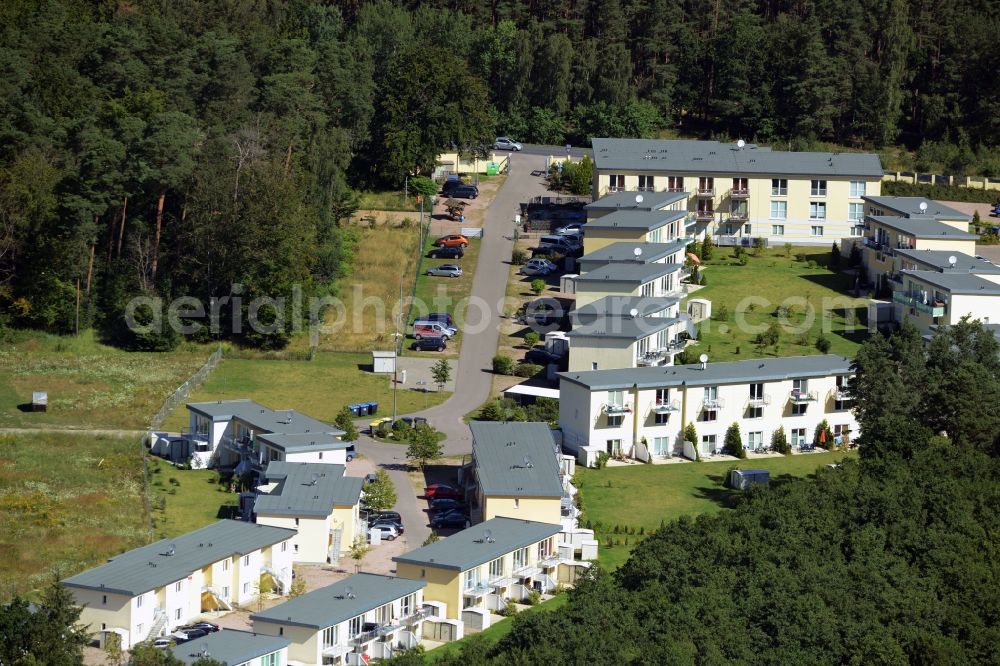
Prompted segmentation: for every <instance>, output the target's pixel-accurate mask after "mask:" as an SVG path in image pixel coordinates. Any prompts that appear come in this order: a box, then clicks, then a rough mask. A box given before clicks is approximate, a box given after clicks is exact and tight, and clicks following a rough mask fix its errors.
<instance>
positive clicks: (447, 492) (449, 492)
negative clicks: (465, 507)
mask: <svg viewBox="0 0 1000 666" xmlns="http://www.w3.org/2000/svg"><path fill="white" fill-rule="evenodd" d="M424 496H425V497H427V498H428V499H441V498H448V499H463V497H464V495H463V493H462V491H461V490H459V489H458V488H456V487H455V486H449V485H448V484H447V483H432V484H431V485H429V486H427V487H426V488H424Z"/></svg>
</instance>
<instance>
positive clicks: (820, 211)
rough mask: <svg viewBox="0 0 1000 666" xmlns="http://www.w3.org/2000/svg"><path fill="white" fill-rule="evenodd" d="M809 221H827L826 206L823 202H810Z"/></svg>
mask: <svg viewBox="0 0 1000 666" xmlns="http://www.w3.org/2000/svg"><path fill="white" fill-rule="evenodd" d="M809 219H810V220H825V219H826V204H825V203H823V202H822V201H810V202H809Z"/></svg>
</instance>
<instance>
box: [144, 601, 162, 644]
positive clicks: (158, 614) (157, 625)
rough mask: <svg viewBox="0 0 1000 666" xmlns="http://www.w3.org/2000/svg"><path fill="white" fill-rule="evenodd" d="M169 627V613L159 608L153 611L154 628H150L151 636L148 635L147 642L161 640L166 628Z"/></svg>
mask: <svg viewBox="0 0 1000 666" xmlns="http://www.w3.org/2000/svg"><path fill="white" fill-rule="evenodd" d="M166 626H167V611H165V610H163V609H162V608H157V609H156V610H155V611H153V626H152V627H150V628H149V634H147V635H146V640H147V641H151V640H153V639H154V638H159V636H160V635H161V634H162V633H163V629H164V627H166Z"/></svg>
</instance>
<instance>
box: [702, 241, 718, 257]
mask: <svg viewBox="0 0 1000 666" xmlns="http://www.w3.org/2000/svg"><path fill="white" fill-rule="evenodd" d="M714 249H715V243H713V242H712V237H711V236H708V235H706V236H705V240H703V241H702V242H701V260H702V261H708V260H709V259H711V258H712V253H713V250H714Z"/></svg>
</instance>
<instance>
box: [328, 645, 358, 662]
mask: <svg viewBox="0 0 1000 666" xmlns="http://www.w3.org/2000/svg"><path fill="white" fill-rule="evenodd" d="M351 650H352V648H351V646H350V645H324V646H323V656H324V657H333V658H334V659H336V658H337V657H343V656H344V655H345V654H347V653H348V652H350V651H351Z"/></svg>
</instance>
